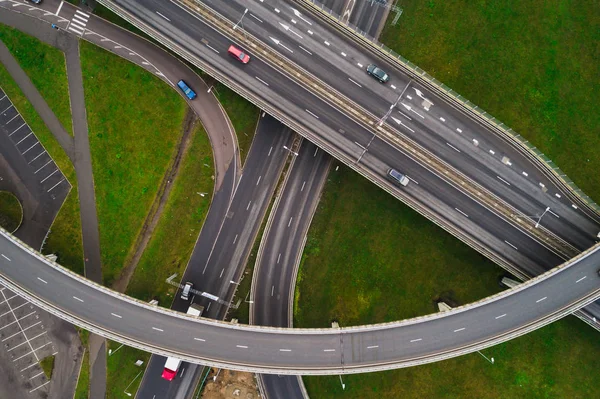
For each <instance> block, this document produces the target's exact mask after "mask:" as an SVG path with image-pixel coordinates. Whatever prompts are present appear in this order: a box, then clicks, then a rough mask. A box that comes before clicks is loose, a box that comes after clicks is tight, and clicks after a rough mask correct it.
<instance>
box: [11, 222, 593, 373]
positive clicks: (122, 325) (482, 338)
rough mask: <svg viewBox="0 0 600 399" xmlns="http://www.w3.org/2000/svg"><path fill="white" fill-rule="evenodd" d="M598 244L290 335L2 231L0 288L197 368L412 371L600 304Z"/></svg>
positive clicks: (96, 330) (111, 336)
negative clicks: (425, 301) (543, 268)
mask: <svg viewBox="0 0 600 399" xmlns="http://www.w3.org/2000/svg"><path fill="white" fill-rule="evenodd" d="M599 265H600V244H598V245H596V246H594V247H593V248H590V249H589V250H587V251H585V252H584V253H582V254H581V255H579V256H577V257H576V258H574V259H572V260H570V261H569V262H566V263H565V264H563V265H561V266H559V267H557V268H555V269H553V270H551V271H549V272H547V273H545V274H543V275H541V276H539V277H537V278H535V279H532V280H530V281H528V282H526V283H523V284H521V285H519V286H518V287H516V288H514V289H512V290H507V291H504V292H502V293H500V294H497V295H495V296H493V297H489V298H486V299H483V300H481V301H479V302H476V303H473V304H470V305H466V306H463V307H460V308H456V309H453V310H451V311H448V312H445V313H439V314H432V315H428V316H423V317H418V318H414V319H409V320H403V321H397V322H392V323H385V324H377V325H367V326H358V327H349V328H343V329H286V328H272V327H259V326H248V325H238V324H230V323H225V322H221V321H215V320H208V319H193V318H189V317H187V316H186V315H184V314H182V313H177V312H174V311H171V310H168V309H164V308H158V307H154V306H151V305H149V304H146V303H143V302H141V301H138V300H135V299H133V298H130V297H127V296H125V295H122V294H119V293H117V292H114V291H111V290H110V289H108V288H106V287H103V286H100V285H98V284H95V283H93V282H91V281H89V280H86V279H85V278H83V277H81V276H79V275H77V274H75V273H72V272H70V271H69V270H67V269H65V268H63V267H62V266H60V265H58V264H56V263H53V262H50V261H49V260H47V259H46V258H44V257H43V256H42V255H41V254H39V253H37V252H36V251H35V250H33V249H31V248H29V247H27V246H26V245H25V244H23V243H22V242H20V241H19V240H18V239H16V238H14V237H13V236H11V235H10V234H9V233H7V232H5V231H0V282H2V283H4V284H6V285H7V286H8V288H10V289H13V290H15V291H16V292H18V293H20V294H21V295H23V296H24V297H26V298H27V299H28V300H31V301H32V302H34V303H35V304H37V305H38V306H40V307H41V308H43V309H45V310H47V311H49V312H51V313H53V314H55V315H56V316H58V317H60V318H63V319H65V320H67V321H69V322H71V323H73V324H75V325H78V326H80V327H82V328H85V329H88V330H90V331H93V332H94V333H96V334H99V335H102V336H104V337H106V338H109V339H112V340H115V341H119V342H121V343H124V344H126V345H129V346H133V347H137V348H140V349H143V350H146V351H150V352H153V353H159V354H162V355H173V356H177V357H179V358H182V359H184V360H186V361H189V362H193V363H201V364H205V365H211V366H216V367H224V368H229V369H235V370H245V371H252V372H260V373H276V374H340V373H359V372H366V371H377V370H384V369H392V368H400V367H408V366H413V365H418V364H423V363H429V362H434V361H438V360H442V359H446V358H451V357H455V356H459V355H462V354H466V353H470V352H473V351H476V350H480V349H483V348H485V347H489V346H492V345H495V344H498V343H500V342H503V341H507V340H509V339H512V338H514V337H517V336H519V335H523V334H525V333H527V332H529V331H532V330H534V329H536V328H539V327H542V326H544V325H546V324H548V323H550V322H552V321H554V320H557V319H559V318H560V317H563V316H566V315H568V314H570V313H571V312H573V311H574V310H576V309H578V308H580V307H582V306H585V305H586V304H588V303H590V302H592V301H594V300H595V299H597V298H598V297H600V277H599V276H598V272H597V268H598V267H599Z"/></svg>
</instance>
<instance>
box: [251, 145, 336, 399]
mask: <svg viewBox="0 0 600 399" xmlns="http://www.w3.org/2000/svg"><path fill="white" fill-rule="evenodd" d="M297 154H298V155H297V156H296V157H295V158H294V161H293V163H292V165H291V166H290V171H289V172H288V175H287V176H286V180H285V185H284V187H283V191H282V192H281V194H280V196H279V197H278V198H277V200H276V203H275V206H274V208H273V210H272V211H271V215H270V216H269V222H268V224H267V227H266V229H265V232H264V235H263V239H262V241H261V245H260V249H259V253H258V255H257V260H256V266H255V269H254V275H253V278H252V290H251V295H250V324H257V325H260V326H273V327H292V314H293V312H292V309H291V308H292V306H293V297H294V287H295V285H296V284H295V283H296V274H297V272H298V270H297V267H298V266H299V265H300V257H301V255H302V250H303V249H304V243H305V238H306V233H307V231H308V228H309V226H310V223H311V220H312V216H313V215H314V212H315V210H316V207H317V204H318V203H319V199H320V196H321V195H320V194H321V190H322V188H323V185H324V184H325V178H326V177H327V171H328V169H329V165H330V164H331V156H329V155H328V154H326V153H325V152H324V151H322V150H320V149H319V148H318V147H316V146H315V145H314V144H312V143H310V142H308V141H307V140H304V142H303V143H302V145H301V146H300V149H299V150H298V152H297ZM258 383H259V386H260V387H261V392H262V393H263V394H264V395H265V397H266V398H273V399H274V398H288V399H292V398H302V397H303V393H304V392H303V385H302V381H301V379H300V377H298V376H280V375H271V374H260V375H258Z"/></svg>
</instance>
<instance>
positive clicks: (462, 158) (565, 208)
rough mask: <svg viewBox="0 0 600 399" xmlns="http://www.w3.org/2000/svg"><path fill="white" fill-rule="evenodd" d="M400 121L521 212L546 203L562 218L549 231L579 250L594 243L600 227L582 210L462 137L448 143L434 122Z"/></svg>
mask: <svg viewBox="0 0 600 399" xmlns="http://www.w3.org/2000/svg"><path fill="white" fill-rule="evenodd" d="M390 123H392V122H390ZM402 123H403V126H402V125H398V124H397V125H396V126H398V128H399V130H401V131H402V132H403V133H405V134H407V135H411V133H410V132H409V130H408V129H412V128H414V130H415V134H412V136H414V139H415V141H416V142H417V143H419V144H420V145H421V146H423V147H425V148H427V149H428V150H429V151H431V152H432V153H434V154H436V155H437V156H439V157H440V158H442V159H445V160H447V162H448V164H449V165H450V166H452V167H453V168H455V169H457V170H461V171H469V175H468V177H469V178H470V179H472V180H474V181H476V182H478V183H479V184H481V185H482V186H483V187H485V188H486V189H487V190H489V191H490V192H492V193H494V194H496V195H497V196H498V197H499V198H501V199H502V200H504V201H505V202H506V203H508V204H510V205H512V206H514V207H515V208H516V209H518V210H519V211H520V212H522V214H523V215H526V216H530V217H531V219H537V217H535V215H536V214H538V217H539V215H541V213H542V212H543V210H544V209H546V207H548V206H549V207H551V208H552V213H550V214H549V215H548V216H553V217H555V218H556V219H558V218H561V217H562V220H561V221H560V225H559V226H557V228H556V229H554V230H552V231H553V232H554V234H556V235H557V236H559V237H561V238H563V239H564V240H565V241H567V242H569V243H571V244H572V245H574V246H576V247H578V248H579V249H580V250H583V249H586V248H589V247H590V246H591V245H593V244H594V242H595V241H594V238H595V236H596V234H597V232H598V231H600V226H598V225H597V224H596V223H594V221H593V220H590V219H589V218H587V217H586V215H585V214H583V213H582V212H580V211H578V210H577V209H574V208H573V207H572V206H571V204H569V205H567V204H565V203H564V202H561V201H560V200H559V199H558V198H556V197H555V196H551V195H548V194H546V193H545V192H544V191H543V190H542V189H541V188H540V187H539V186H538V185H536V184H535V182H533V181H531V180H530V179H529V178H527V177H525V176H523V175H522V174H521V173H519V172H518V171H517V170H515V169H514V168H513V167H511V166H510V165H506V164H504V163H503V162H502V160H501V159H497V158H491V159H490V157H489V156H488V154H487V152H486V151H483V150H482V149H480V148H479V146H476V145H473V143H472V142H468V141H466V140H464V139H459V140H455V141H453V142H454V143H455V144H454V145H451V144H449V143H448V141H447V139H446V138H443V137H442V136H440V135H438V134H437V133H436V132H438V131H439V130H437V129H436V127H435V125H433V126H432V125H431V123H429V122H428V121H427V120H425V121H422V119H420V118H414V119H413V120H412V121H408V120H404V121H403V122H402ZM423 133H425V134H423Z"/></svg>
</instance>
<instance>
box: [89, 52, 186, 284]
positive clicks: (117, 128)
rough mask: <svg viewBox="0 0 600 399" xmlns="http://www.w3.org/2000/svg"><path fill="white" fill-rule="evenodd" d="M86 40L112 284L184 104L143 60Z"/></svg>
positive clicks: (169, 152) (101, 217)
mask: <svg viewBox="0 0 600 399" xmlns="http://www.w3.org/2000/svg"><path fill="white" fill-rule="evenodd" d="M80 46H81V60H82V69H83V81H84V89H85V98H86V107H87V116H88V125H89V134H90V146H91V152H92V163H93V170H94V184H95V189H96V190H95V191H96V207H97V212H98V221H99V230H100V245H101V252H102V272H103V278H104V283H105V284H106V285H110V284H111V283H112V282H113V281H114V280H115V279H116V278H117V277H118V276H119V273H120V271H121V269H122V267H123V266H124V263H125V262H126V260H127V257H128V255H129V253H130V251H131V249H132V245H133V244H134V242H135V240H136V237H137V236H138V234H139V232H140V230H141V228H142V225H143V223H144V220H145V218H146V215H147V214H148V211H149V208H150V206H151V204H152V201H153V200H154V197H155V196H156V193H157V190H158V186H159V183H160V181H161V179H162V178H163V176H164V173H165V171H166V170H167V167H168V165H169V162H170V160H171V158H172V156H173V155H174V151H175V145H176V143H177V142H178V140H179V138H180V136H181V133H182V131H181V129H182V123H183V118H184V115H185V110H186V103H185V101H184V100H183V99H182V98H181V97H180V96H179V95H178V93H177V92H175V91H174V90H173V89H172V88H170V87H168V86H167V85H166V84H165V83H164V82H162V81H161V80H159V79H158V78H156V77H155V76H153V75H151V74H150V73H148V72H146V71H145V70H143V69H141V68H139V67H138V66H136V65H134V64H132V63H130V62H128V61H125V60H123V59H121V58H119V57H117V56H115V55H113V54H110V53H108V52H107V51H105V50H102V49H100V48H98V47H95V46H94V45H92V44H89V43H87V42H85V41H82V42H81V44H80Z"/></svg>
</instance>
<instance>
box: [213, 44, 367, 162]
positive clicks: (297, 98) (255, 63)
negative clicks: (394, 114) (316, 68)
mask: <svg viewBox="0 0 600 399" xmlns="http://www.w3.org/2000/svg"><path fill="white" fill-rule="evenodd" d="M225 45H226V44H224V45H223V47H225ZM251 64H252V63H251ZM254 64H257V63H256V62H255V63H254ZM247 67H250V65H247ZM248 69H249V68H248ZM265 78H266V79H268V78H267V77H265ZM294 94H295V95H296V97H295V98H296V99H298V96H297V93H294ZM288 98H294V95H292V97H288ZM313 98H314V97H313ZM319 109H323V108H321V107H319ZM336 125H339V123H338V124H336ZM330 126H331V124H330ZM334 126H335V125H334ZM367 137H368V136H367ZM338 144H339V142H338ZM355 151H356V150H355ZM359 151H360V150H359Z"/></svg>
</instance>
